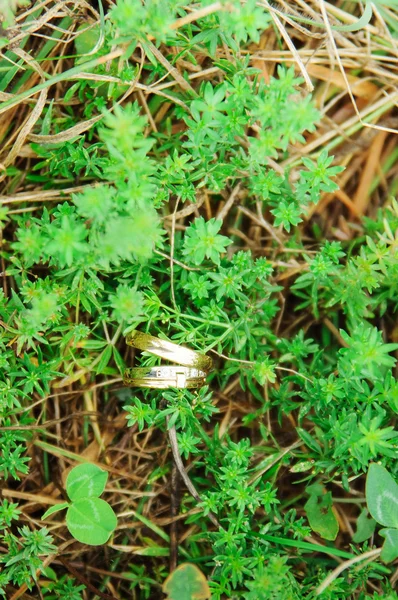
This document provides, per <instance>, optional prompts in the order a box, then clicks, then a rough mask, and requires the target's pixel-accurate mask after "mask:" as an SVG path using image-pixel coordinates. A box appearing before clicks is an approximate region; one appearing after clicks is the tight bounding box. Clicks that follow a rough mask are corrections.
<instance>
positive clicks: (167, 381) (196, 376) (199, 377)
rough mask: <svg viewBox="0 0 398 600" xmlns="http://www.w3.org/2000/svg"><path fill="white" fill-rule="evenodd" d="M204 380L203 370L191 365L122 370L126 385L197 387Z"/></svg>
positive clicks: (201, 384)
mask: <svg viewBox="0 0 398 600" xmlns="http://www.w3.org/2000/svg"><path fill="white" fill-rule="evenodd" d="M205 380H206V373H205V371H200V370H199V369H195V368H192V367H177V366H170V367H169V366H164V365H162V366H159V367H133V368H131V369H126V370H125V372H124V383H125V384H126V385H130V386H134V387H144V388H157V389H167V388H170V387H174V388H198V387H202V386H203V385H204V384H205Z"/></svg>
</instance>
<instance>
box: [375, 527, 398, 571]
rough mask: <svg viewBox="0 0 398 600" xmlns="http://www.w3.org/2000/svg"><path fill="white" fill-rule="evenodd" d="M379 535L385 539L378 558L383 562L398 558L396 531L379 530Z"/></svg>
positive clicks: (397, 532)
mask: <svg viewBox="0 0 398 600" xmlns="http://www.w3.org/2000/svg"><path fill="white" fill-rule="evenodd" d="M379 533H380V535H382V536H383V537H384V538H386V541H385V542H384V544H383V550H382V552H381V555H380V558H381V560H383V561H384V562H386V563H388V562H392V561H393V560H395V559H396V558H398V529H381V530H380V532H379Z"/></svg>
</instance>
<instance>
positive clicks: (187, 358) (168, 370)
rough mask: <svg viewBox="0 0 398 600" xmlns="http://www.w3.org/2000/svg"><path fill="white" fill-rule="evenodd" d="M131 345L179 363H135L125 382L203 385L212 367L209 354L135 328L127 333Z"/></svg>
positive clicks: (154, 385) (146, 385)
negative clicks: (136, 364) (145, 365)
mask: <svg viewBox="0 0 398 600" xmlns="http://www.w3.org/2000/svg"><path fill="white" fill-rule="evenodd" d="M126 342H127V344H128V345H129V346H133V347H134V348H138V349H139V350H144V351H146V352H149V353H151V354H154V355H155V356H159V357H160V358H164V359H166V360H169V361H171V362H174V363H177V366H175V365H174V366H168V365H159V366H158V367H132V368H130V369H126V370H125V372H124V377H123V379H124V383H125V385H129V386H134V387H143V388H157V389H167V388H200V387H202V386H204V385H205V382H206V375H207V373H208V372H209V371H210V370H211V369H212V367H213V361H212V360H211V358H210V356H207V355H206V354H200V353H199V352H196V351H195V350H191V349H190V348H185V347H184V346H179V345H178V344H174V343H173V342H169V341H167V340H162V339H160V338H157V337H154V336H152V335H149V334H148V333H142V332H141V331H137V330H134V331H132V332H130V334H129V335H128V336H127V339H126Z"/></svg>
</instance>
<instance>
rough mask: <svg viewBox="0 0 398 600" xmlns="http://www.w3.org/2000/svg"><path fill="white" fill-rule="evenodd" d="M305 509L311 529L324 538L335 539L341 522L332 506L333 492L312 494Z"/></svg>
mask: <svg viewBox="0 0 398 600" xmlns="http://www.w3.org/2000/svg"><path fill="white" fill-rule="evenodd" d="M304 509H305V511H306V513H307V517H308V521H309V524H310V526H311V529H312V530H313V531H315V532H316V533H318V534H319V535H320V536H321V537H322V538H323V539H324V540H335V539H336V537H337V534H338V532H339V523H338V521H337V519H336V516H335V514H334V512H333V508H332V494H331V493H330V492H328V493H326V494H323V495H322V496H320V495H318V494H312V495H311V496H310V497H309V499H308V500H307V502H306V504H305V506H304Z"/></svg>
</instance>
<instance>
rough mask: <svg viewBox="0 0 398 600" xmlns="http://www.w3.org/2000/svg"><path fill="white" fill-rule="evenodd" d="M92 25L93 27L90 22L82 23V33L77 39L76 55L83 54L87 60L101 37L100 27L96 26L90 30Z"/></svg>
mask: <svg viewBox="0 0 398 600" xmlns="http://www.w3.org/2000/svg"><path fill="white" fill-rule="evenodd" d="M90 25H92V23H89V22H88V21H87V22H86V23H82V24H81V25H80V27H79V30H80V29H81V30H82V33H79V35H78V36H77V37H76V38H75V47H76V53H77V54H81V55H82V56H84V57H85V59H86V55H87V54H88V53H89V52H91V51H92V50H93V48H95V45H96V44H97V42H98V40H99V37H100V35H101V31H100V27H99V25H95V26H94V27H91V28H90V29H89V27H90Z"/></svg>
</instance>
